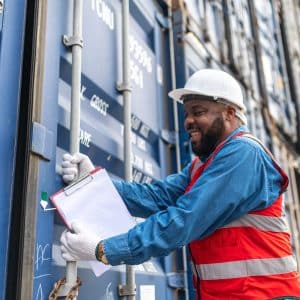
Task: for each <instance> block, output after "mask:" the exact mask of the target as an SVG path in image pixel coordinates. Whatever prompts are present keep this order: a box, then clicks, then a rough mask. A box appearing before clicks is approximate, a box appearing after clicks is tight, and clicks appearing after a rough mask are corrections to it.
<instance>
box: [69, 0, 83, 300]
mask: <svg viewBox="0 0 300 300" xmlns="http://www.w3.org/2000/svg"><path fill="white" fill-rule="evenodd" d="M82 4H83V1H82V0H74V7H73V37H72V38H71V39H72V41H71V40H70V42H71V43H72V88H71V125H70V152H71V154H74V153H76V152H79V133H80V89H81V54H82ZM76 281H77V263H76V261H68V262H67V266H66V288H70V287H72V286H74V285H75V284H76ZM76 298H77V297H76ZM76 298H73V299H74V300H76Z"/></svg>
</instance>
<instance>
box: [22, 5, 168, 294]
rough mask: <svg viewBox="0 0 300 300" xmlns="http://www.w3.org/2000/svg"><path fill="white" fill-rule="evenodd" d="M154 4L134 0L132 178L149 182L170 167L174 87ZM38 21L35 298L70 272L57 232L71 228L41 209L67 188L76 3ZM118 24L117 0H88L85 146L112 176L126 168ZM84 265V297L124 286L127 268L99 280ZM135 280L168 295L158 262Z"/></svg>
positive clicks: (44, 9) (147, 290)
mask: <svg viewBox="0 0 300 300" xmlns="http://www.w3.org/2000/svg"><path fill="white" fill-rule="evenodd" d="M155 3H156V2H154V1H146V2H144V1H130V14H131V17H130V37H129V40H130V74H131V85H132V132H133V136H132V143H133V153H132V159H133V180H134V181H136V182H151V181H152V180H154V179H159V178H161V177H162V176H165V175H166V174H167V173H168V172H169V171H170V170H169V167H168V166H167V163H166V161H167V160H166V154H167V153H168V151H169V150H168V149H169V145H168V144H167V143H165V142H163V141H162V139H161V138H160V136H161V132H162V130H163V129H165V123H164V120H163V116H164V113H166V105H165V104H164V103H163V101H168V100H167V97H166V93H167V91H166V90H165V89H164V88H163V83H164V84H165V85H166V86H167V85H169V72H168V70H167V69H166V68H167V67H168V63H167V62H166V61H167V60H168V59H166V58H164V55H168V53H167V52H165V50H164V40H165V35H164V32H163V31H164V28H163V26H162V24H163V23H164V22H163V15H164V10H163V9H162V8H161V7H160V6H159V5H158V4H155ZM161 16H162V19H161ZM39 17H40V18H39V20H40V22H41V26H39V28H40V35H39V38H40V39H38V40H39V41H40V43H41V44H40V47H39V50H40V53H39V56H38V57H39V60H37V63H38V65H39V66H40V67H41V69H39V73H38V74H37V77H38V78H39V80H40V81H39V84H38V85H35V88H36V89H37V90H34V91H33V92H36V93H37V95H38V96H37V97H36V98H35V99H36V102H35V106H34V107H33V110H36V111H38V112H39V114H38V118H36V119H35V120H34V121H35V122H34V123H33V132H34V133H33V140H35V141H37V149H35V152H34V153H32V159H31V161H30V167H31V170H32V172H31V173H30V174H31V176H29V178H28V180H29V183H28V185H29V186H30V187H32V188H31V197H30V198H31V200H30V201H29V199H27V201H29V202H31V203H32V204H34V205H33V208H32V211H31V212H32V213H33V217H32V218H31V220H30V218H29V215H27V217H26V218H27V221H28V223H29V224H31V226H32V224H33V226H34V230H33V231H34V234H32V236H31V235H30V242H29V240H28V244H30V245H31V246H30V245H28V247H32V251H33V252H34V260H33V264H32V265H31V268H32V269H31V271H32V273H31V274H30V272H27V274H26V279H27V282H28V284H29V285H28V286H30V284H32V286H33V288H32V292H31V296H29V295H30V293H28V294H26V297H31V298H32V299H45V298H47V297H48V295H49V293H50V291H51V290H52V287H53V284H54V282H55V281H56V280H58V279H60V278H63V277H64V276H65V261H64V260H63V259H62V258H61V255H60V249H59V246H60V243H59V238H60V235H61V233H62V231H63V230H64V229H65V228H66V227H65V226H64V224H63V223H62V221H61V219H60V218H59V217H58V216H57V214H56V213H55V212H54V211H53V210H44V209H43V208H42V207H41V205H40V201H41V200H44V201H47V200H48V199H49V196H50V195H51V194H53V193H54V192H56V191H57V190H58V189H60V188H61V187H62V186H64V184H63V182H62V180H61V176H60V175H59V173H60V163H61V159H62V155H63V154H64V153H66V152H69V148H70V147H69V137H70V103H71V101H70V99H71V72H72V56H71V52H70V49H69V48H67V47H66V46H65V45H64V44H63V43H62V37H63V35H67V36H71V35H72V22H73V1H71V0H70V1H60V0H54V1H53V0H51V1H44V2H43V3H41V5H40V7H39ZM121 20H122V2H121V1H117V0H114V1H100V0H90V1H83V45H84V46H83V52H82V53H83V54H82V55H83V56H82V75H81V80H82V81H81V83H82V86H81V124H80V137H79V139H80V151H81V152H82V153H85V154H87V155H89V156H90V158H91V159H92V161H93V162H94V164H95V165H99V166H102V167H105V168H106V169H107V171H108V172H109V174H110V175H111V176H112V177H113V178H123V173H124V160H123V105H122V102H123V99H122V96H121V95H120V94H119V92H118V91H117V89H116V86H117V84H118V83H119V82H121V80H122V78H121V74H122V55H121V54H122V52H121V51H122V43H121V41H122V28H121ZM167 74H168V75H167ZM42 145H44V146H45V147H44V148H43V147H42ZM170 165H172V164H171V163H170ZM48 208H50V209H51V206H50V204H49V205H48V207H47V209H48ZM99 217H101V216H99ZM28 234H29V231H28ZM27 252H28V251H27ZM27 269H30V268H27ZM78 269H79V270H78V275H79V276H80V278H81V280H82V282H83V285H82V287H81V288H80V292H79V297H78V299H116V298H117V297H118V295H117V287H118V285H119V284H123V283H124V282H125V279H124V278H125V266H118V267H113V268H112V269H111V270H110V271H108V272H106V273H105V274H103V275H102V276H101V277H99V278H97V277H95V276H94V274H93V273H92V271H91V268H90V266H89V264H88V263H85V262H79V263H78ZM23 280H24V282H25V279H23ZM136 281H137V299H141V298H146V297H148V298H147V299H168V297H169V296H168V295H169V294H170V290H169V289H168V287H167V275H166V273H165V270H164V269H163V265H162V264H161V262H160V260H158V259H153V260H151V261H148V262H145V263H143V264H141V265H139V266H136ZM169 299H172V296H170V297H169Z"/></svg>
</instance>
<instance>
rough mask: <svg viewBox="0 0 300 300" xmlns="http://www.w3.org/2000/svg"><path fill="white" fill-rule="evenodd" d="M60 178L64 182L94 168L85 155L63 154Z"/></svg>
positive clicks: (69, 181) (68, 181) (72, 179)
mask: <svg viewBox="0 0 300 300" xmlns="http://www.w3.org/2000/svg"><path fill="white" fill-rule="evenodd" d="M61 167H62V179H63V181H64V182H65V183H66V184H69V183H71V182H72V181H74V180H76V179H77V178H79V177H81V176H83V175H85V174H86V173H88V172H90V171H92V170H94V169H95V167H94V165H93V163H92V162H91V160H90V159H89V157H88V156H87V155H84V154H82V153H76V154H74V155H73V156H72V155H71V154H69V153H65V154H64V155H63V161H62V164H61Z"/></svg>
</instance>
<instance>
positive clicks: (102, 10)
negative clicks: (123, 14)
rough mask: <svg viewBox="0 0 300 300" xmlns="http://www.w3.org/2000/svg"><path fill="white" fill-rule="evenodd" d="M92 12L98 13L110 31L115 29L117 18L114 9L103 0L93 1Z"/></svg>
mask: <svg viewBox="0 0 300 300" xmlns="http://www.w3.org/2000/svg"><path fill="white" fill-rule="evenodd" d="M92 10H93V11H96V13H97V16H98V17H99V19H101V20H102V21H103V22H104V24H106V25H107V26H108V28H109V29H110V30H114V29H115V16H114V12H113V11H112V9H111V8H110V7H109V6H108V5H107V4H106V2H105V1H103V0H92Z"/></svg>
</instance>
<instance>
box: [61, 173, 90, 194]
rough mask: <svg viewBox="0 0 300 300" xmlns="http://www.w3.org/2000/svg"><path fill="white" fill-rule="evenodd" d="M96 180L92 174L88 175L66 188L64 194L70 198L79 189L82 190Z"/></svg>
mask: <svg viewBox="0 0 300 300" xmlns="http://www.w3.org/2000/svg"><path fill="white" fill-rule="evenodd" d="M93 179H94V176H93V175H92V174H89V173H88V174H86V175H84V176H82V177H80V178H79V179H78V180H76V181H74V182H73V183H71V184H70V185H68V186H67V187H65V188H64V193H65V194H66V196H69V195H71V194H73V193H74V192H75V191H77V190H78V189H80V188H82V187H83V186H85V185H87V184H88V183H90V182H91V181H92V180H93Z"/></svg>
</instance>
